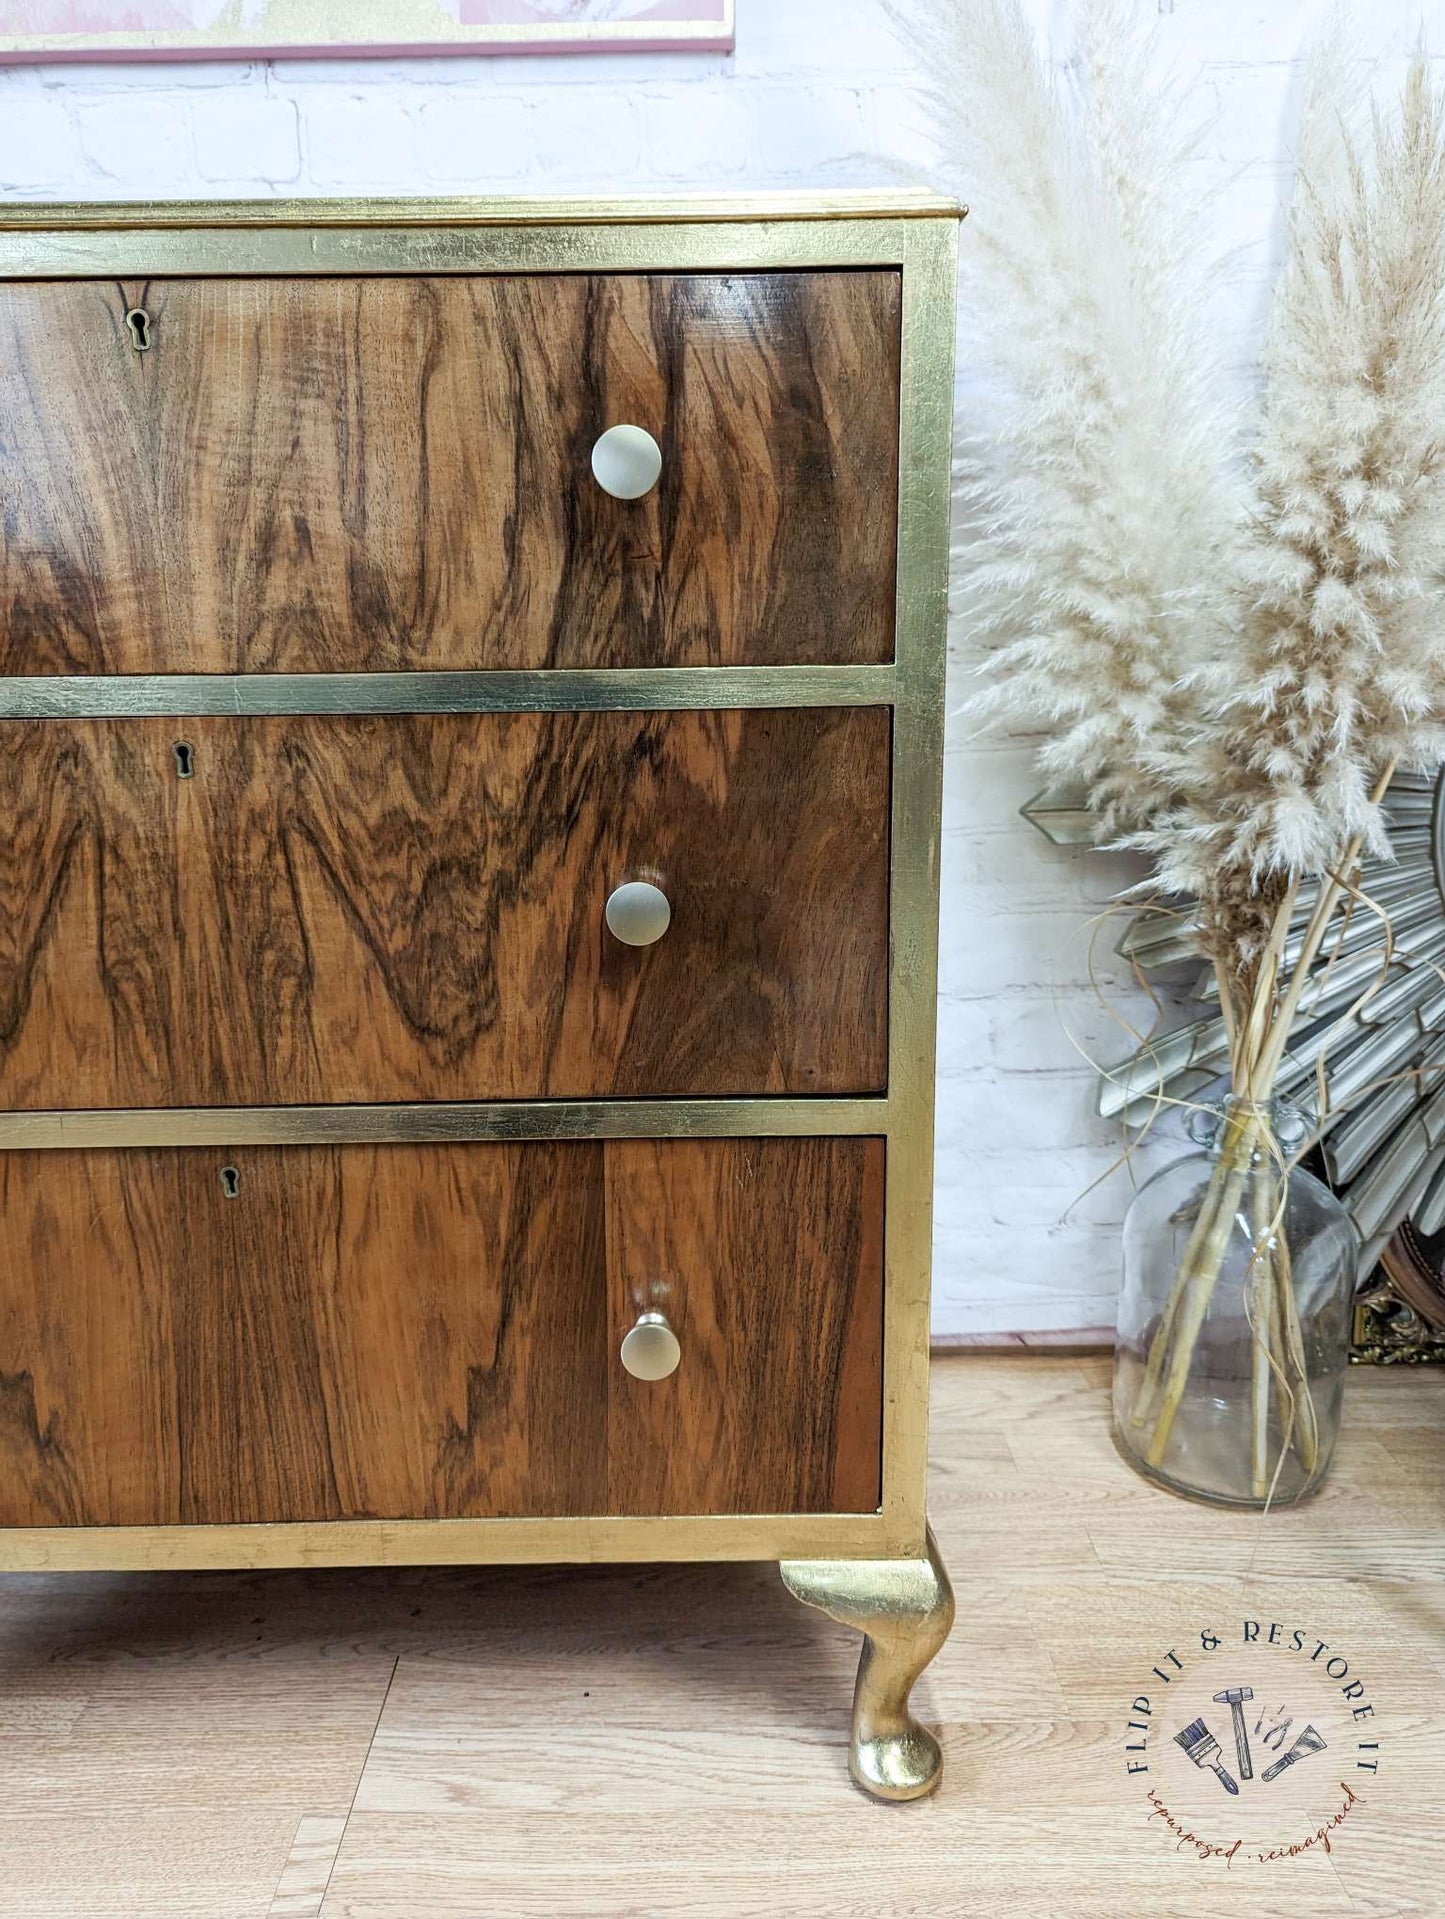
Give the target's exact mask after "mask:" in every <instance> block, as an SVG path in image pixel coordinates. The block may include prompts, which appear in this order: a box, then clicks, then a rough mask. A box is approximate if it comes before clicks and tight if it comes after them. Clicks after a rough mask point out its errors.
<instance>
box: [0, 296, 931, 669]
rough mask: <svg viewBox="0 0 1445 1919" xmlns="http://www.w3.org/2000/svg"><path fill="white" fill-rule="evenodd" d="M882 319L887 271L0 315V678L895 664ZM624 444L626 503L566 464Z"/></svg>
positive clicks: (893, 391)
mask: <svg viewBox="0 0 1445 1919" xmlns="http://www.w3.org/2000/svg"><path fill="white" fill-rule="evenodd" d="M132 305H139V306H142V307H144V308H145V310H146V311H147V312H148V314H149V315H150V319H151V327H150V333H151V337H152V346H151V349H150V351H148V352H146V353H138V352H136V351H135V349H134V347H133V345H132V343H131V338H130V335H129V333H128V332H127V329H126V327H125V324H124V314H125V312H126V310H127V308H128V307H130V306H132ZM899 310H900V309H899V276H898V274H897V273H896V272H892V271H889V272H881V271H880V272H832V273H771V274H753V275H726V274H725V275H691V276H681V277H677V276H639V275H615V276H605V277H589V276H586V275H575V276H573V275H567V276H541V277H526V276H519V277H508V276H499V277H486V276H477V277H467V276H457V277H445V278H435V279H426V278H415V279H413V278H405V277H396V278H376V279H364V278H358V279H348V278H330V277H318V278H315V279H297V280H285V279H254V280H223V279H214V280H170V281H165V282H154V283H143V282H133V283H131V282H128V283H126V284H125V285H116V284H114V283H109V282H100V281H76V282H71V283H61V282H49V283H32V284H24V283H12V284H10V285H7V286H5V287H4V288H3V289H0V532H3V539H0V672H5V673H16V674H49V673H157V672H178V671H190V672H218V673H230V672H262V671H267V670H271V669H285V670H291V671H298V672H321V671H344V670H401V669H407V668H413V667H420V668H457V667H500V666H511V667H542V666H552V665H555V666H609V665H624V664H625V665H695V666H700V665H710V664H744V663H757V664H769V663H784V662H789V661H797V662H818V663H826V662H832V661H840V662H841V661H863V662H867V661H880V660H885V659H888V658H890V657H891V656H892V650H893V639H892V629H893V592H894V545H895V512H896V501H897V459H898V454H897V442H898V356H899ZM624 420H626V421H633V422H635V423H636V424H638V425H641V426H645V427H647V428H648V429H649V430H650V431H651V432H652V433H653V434H654V435H655V436H656V438H657V439H658V441H659V443H660V445H661V446H662V449H663V456H664V464H663V478H662V480H661V482H660V484H659V486H658V488H657V489H656V490H655V492H654V493H653V494H652V495H650V496H649V497H648V498H646V499H644V500H641V501H636V502H624V501H618V500H614V499H611V498H609V497H608V496H607V495H606V494H604V493H603V492H602V491H601V489H600V488H599V487H598V486H597V485H596V483H595V481H594V480H593V479H592V476H591V471H590V467H589V456H590V452H591V448H592V444H593V442H594V441H595V439H596V438H597V436H598V435H599V434H600V433H601V432H602V431H603V430H604V428H606V427H607V426H609V425H613V424H615V423H617V422H618V421H624Z"/></svg>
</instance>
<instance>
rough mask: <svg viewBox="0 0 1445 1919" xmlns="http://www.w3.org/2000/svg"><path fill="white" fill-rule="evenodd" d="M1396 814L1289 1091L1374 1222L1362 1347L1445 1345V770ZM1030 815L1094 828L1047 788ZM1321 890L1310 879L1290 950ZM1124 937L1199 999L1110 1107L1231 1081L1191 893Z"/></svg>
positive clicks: (1139, 916) (1153, 911)
mask: <svg viewBox="0 0 1445 1919" xmlns="http://www.w3.org/2000/svg"><path fill="white" fill-rule="evenodd" d="M1385 813H1386V818H1387V822H1388V830H1389V835H1390V841H1391V848H1392V852H1393V855H1394V857H1393V859H1390V860H1385V859H1380V860H1373V861H1367V862H1366V863H1365V864H1364V866H1363V867H1362V868H1361V873H1360V883H1361V890H1362V893H1363V895H1364V896H1365V897H1366V898H1367V899H1368V900H1369V901H1370V902H1372V903H1373V909H1374V910H1371V909H1370V908H1367V907H1365V906H1363V905H1358V904H1357V905H1356V907H1355V909H1354V910H1353V911H1352V912H1351V914H1350V915H1349V917H1348V919H1347V920H1346V921H1345V922H1344V923H1343V928H1342V930H1340V931H1338V932H1337V934H1336V936H1335V938H1334V939H1333V941H1331V942H1327V943H1326V948H1325V951H1324V952H1322V953H1321V955H1320V957H1319V959H1318V961H1317V962H1316V964H1315V965H1314V967H1313V968H1312V969H1311V973H1310V978H1309V983H1308V985H1307V986H1306V988H1305V994H1304V998H1303V1000H1302V1003H1301V1006H1302V1014H1301V1020H1300V1023H1299V1025H1298V1027H1297V1030H1296V1034H1295V1040H1294V1044H1293V1045H1292V1046H1291V1048H1290V1050H1289V1052H1288V1053H1287V1054H1286V1055H1285V1063H1284V1066H1283V1068H1282V1070H1281V1072H1280V1075H1279V1080H1278V1084H1277V1091H1278V1093H1279V1095H1280V1096H1281V1097H1282V1098H1284V1099H1287V1100H1289V1101H1291V1102H1292V1104H1294V1105H1295V1106H1297V1107H1298V1108H1300V1109H1301V1110H1302V1111H1303V1112H1304V1113H1305V1115H1306V1116H1307V1118H1308V1119H1309V1120H1310V1122H1311V1124H1312V1126H1314V1127H1317V1128H1320V1136H1319V1144H1318V1146H1317V1147H1316V1149H1315V1158H1314V1160H1313V1162H1312V1163H1313V1165H1314V1166H1315V1170H1317V1171H1319V1172H1320V1173H1321V1175H1322V1176H1323V1177H1324V1178H1326V1179H1327V1180H1328V1181H1329V1182H1330V1184H1331V1185H1332V1186H1333V1187H1334V1189H1335V1191H1336V1192H1337V1193H1338V1194H1339V1196H1340V1198H1341V1199H1342V1200H1343V1201H1344V1204H1345V1206H1346V1208H1347V1210H1348V1211H1349V1214H1350V1217H1351V1218H1352V1219H1353V1221H1354V1223H1355V1227H1356V1230H1357V1231H1358V1233H1359V1235H1360V1242H1361V1247H1362V1255H1361V1261H1360V1273H1361V1275H1362V1279H1363V1284H1362V1287H1361V1290H1360V1293H1359V1295H1358V1298H1357V1302H1356V1313H1355V1356H1356V1358H1359V1359H1369V1360H1376V1361H1395V1362H1398V1361H1402V1360H1421V1359H1435V1360H1445V775H1442V776H1441V777H1440V778H1438V779H1436V778H1432V777H1428V776H1426V775H1423V774H1415V773H1401V774H1397V776H1396V777H1395V779H1394V781H1393V782H1392V784H1391V786H1390V789H1389V792H1388V794H1387V795H1386V798H1385ZM1024 815H1025V817H1026V818H1027V819H1028V820H1030V821H1031V822H1032V824H1033V825H1034V826H1036V827H1037V828H1038V829H1039V830H1040V831H1041V832H1042V833H1043V834H1044V835H1045V836H1046V837H1047V838H1048V839H1050V840H1052V841H1053V842H1054V843H1055V844H1056V845H1079V844H1085V843H1087V841H1088V837H1089V831H1088V816H1087V815H1086V814H1085V812H1084V811H1083V809H1082V806H1081V805H1080V804H1079V803H1078V802H1077V801H1075V800H1074V799H1073V797H1072V796H1071V795H1068V794H1040V795H1039V796H1038V798H1037V799H1034V800H1031V801H1030V802H1029V804H1028V805H1027V806H1026V807H1025V808H1024ZM1313 903H1314V895H1313V891H1312V890H1311V889H1307V888H1303V887H1302V888H1301V890H1300V895H1299V901H1298V905H1297V909H1296V916H1295V922H1294V925H1293V926H1292V927H1291V930H1290V946H1288V947H1287V948H1286V960H1287V961H1288V960H1291V959H1293V958H1294V957H1296V956H1297V955H1298V953H1299V950H1300V945H1301V941H1302V936H1303V930H1304V925H1305V921H1306V919H1307V918H1308V916H1309V911H1310V908H1311V906H1312V905H1313ZM1385 915H1388V922H1389V932H1388V935H1387V933H1386V927H1385V917H1384V916H1385ZM1118 951H1119V953H1120V954H1121V956H1122V957H1124V958H1125V959H1127V960H1128V961H1129V962H1130V963H1131V964H1132V965H1133V966H1134V967H1136V968H1137V969H1138V971H1139V972H1140V973H1141V974H1142V975H1143V976H1144V977H1145V978H1148V979H1154V978H1159V979H1160V980H1161V982H1167V983H1168V984H1169V985H1170V987H1171V989H1173V990H1177V989H1178V988H1179V986H1180V985H1181V984H1182V985H1183V989H1184V991H1185V993H1186V995H1188V996H1189V997H1191V998H1192V1000H1193V1001H1194V1002H1195V1003H1196V1004H1197V1005H1198V1008H1199V1011H1198V1015H1197V1017H1196V1018H1194V1019H1192V1020H1186V1021H1185V1022H1184V1023H1183V1024H1182V1025H1179V1026H1176V1027H1174V1028H1173V1029H1172V1030H1170V1031H1167V1032H1163V1033H1160V1034H1156V1035H1153V1036H1152V1037H1151V1038H1150V1039H1149V1040H1148V1041H1147V1042H1146V1043H1145V1044H1144V1045H1143V1046H1141V1047H1139V1048H1138V1050H1137V1051H1135V1052H1134V1053H1132V1054H1131V1055H1129V1056H1128V1057H1127V1058H1125V1059H1122V1060H1119V1061H1116V1062H1113V1063H1111V1064H1110V1065H1108V1066H1107V1067H1106V1069H1105V1070H1104V1072H1103V1073H1102V1074H1101V1076H1100V1081H1099V1111H1100V1113H1101V1114H1103V1115H1104V1116H1105V1117H1106V1118H1115V1119H1119V1120H1121V1121H1122V1122H1123V1123H1124V1124H1126V1125H1139V1124H1142V1123H1143V1122H1144V1121H1146V1120H1147V1119H1148V1118H1149V1117H1150V1116H1151V1114H1153V1113H1155V1112H1156V1111H1157V1106H1156V1100H1157V1096H1158V1095H1159V1094H1160V1093H1164V1094H1167V1095H1169V1096H1171V1097H1174V1098H1182V1099H1192V1098H1196V1097H1198V1096H1199V1095H1200V1094H1201V1093H1203V1092H1204V1091H1205V1089H1207V1088H1211V1087H1213V1086H1214V1084H1215V1083H1216V1082H1218V1081H1220V1080H1221V1077H1222V1075H1223V1074H1224V1073H1225V1072H1226V1071H1227V1069H1228V1043H1227V1041H1226V1038H1225V1031H1224V1021H1223V1019H1222V1018H1221V1016H1220V1013H1219V1010H1218V1006H1219V988H1218V985H1217V983H1216V981H1215V977H1214V972H1213V969H1212V968H1211V967H1208V966H1203V965H1202V962H1201V961H1200V960H1199V956H1198V953H1197V950H1196V948H1195V944H1194V930H1193V927H1192V925H1191V923H1190V916H1189V910H1188V902H1187V901H1186V902H1181V903H1180V904H1179V905H1178V906H1177V907H1176V908H1174V909H1172V910H1169V911H1165V910H1162V909H1159V908H1150V907H1146V908H1144V909H1143V910H1141V911H1139V912H1138V913H1136V914H1135V915H1134V917H1133V918H1132V920H1131V921H1130V922H1129V924H1128V926H1127V928H1126V930H1125V933H1124V936H1123V938H1122V940H1121V941H1120V942H1119V947H1118ZM1191 966H1198V967H1200V969H1201V970H1200V972H1199V977H1198V979H1197V980H1196V981H1195V982H1194V983H1193V985H1192V987H1191V986H1190V985H1189V984H1188V969H1189V968H1190V967H1191ZM1322 1111H1323V1112H1324V1114H1325V1115H1326V1117H1325V1119H1324V1123H1323V1126H1322V1127H1321V1126H1320V1115H1321V1112H1322Z"/></svg>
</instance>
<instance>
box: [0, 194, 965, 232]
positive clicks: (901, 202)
mask: <svg viewBox="0 0 1445 1919" xmlns="http://www.w3.org/2000/svg"><path fill="white" fill-rule="evenodd" d="M966 212H967V208H966V207H964V206H963V205H962V203H961V202H960V201H957V200H954V199H952V198H950V197H949V196H948V195H947V194H943V193H937V192H935V191H933V190H932V189H931V188H928V187H901V186H880V187H836V188H820V189H808V188H788V187H782V188H772V189H764V190H754V191H753V192H747V193H679V194H636V195H630V196H629V195H597V196H593V197H579V198H576V199H568V198H566V197H565V196H564V197H544V196H537V197H533V198H523V197H518V196H510V195H505V194H487V195H436V196H430V195H425V196H422V195H418V196H408V197H404V198H395V197H394V198H390V199H364V200H347V199H335V198H329V197H320V196H318V197H317V198H315V199H288V200H281V199H277V200H101V201H88V202H86V201H46V200H21V201H10V202H8V203H4V204H0V233H14V232H35V231H41V230H47V229H49V230H54V231H57V232H62V231H68V232H108V231H126V230H129V229H132V228H183V229H185V228H190V229H195V228H206V227H219V228H225V229H235V228H239V227H278V226H282V227H287V226H289V227H408V226H412V227H435V226H442V227H463V226H490V227H514V226H560V227H595V226H633V225H647V226H655V225H665V226H691V225H699V224H700V225H711V224H715V223H717V222H719V221H734V220H745V221H757V220H787V221H797V220H804V221H818V220H825V221H837V220H878V219H890V220H927V219H938V218H940V217H943V218H952V219H958V218H960V217H962V215H963V214H965V213H966Z"/></svg>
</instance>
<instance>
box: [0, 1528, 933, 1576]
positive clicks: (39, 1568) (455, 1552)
mask: <svg viewBox="0 0 1445 1919" xmlns="http://www.w3.org/2000/svg"><path fill="white" fill-rule="evenodd" d="M898 1552H899V1548H898V1547H897V1545H896V1542H895V1541H894V1540H893V1539H892V1538H891V1537H890V1536H889V1535H888V1532H887V1522H886V1520H885V1519H884V1518H883V1517H882V1516H881V1515H880V1514H878V1513H778V1514H768V1513H749V1514H738V1515H735V1514H691V1513H689V1514H681V1515H676V1516H666V1517H659V1518H636V1517H621V1516H619V1517H615V1518H613V1517H590V1518H569V1519H317V1520H300V1521H295V1522H291V1523H285V1524H282V1523H276V1522H266V1523H258V1524H248V1525H214V1526H211V1525H207V1526H32V1527H11V1528H0V1574H3V1573H7V1572H161V1571H191V1570H194V1571H204V1570H206V1569H208V1568H212V1567H214V1568H216V1569H217V1570H236V1569H248V1568H252V1567H284V1566H524V1565H583V1564H592V1563H598V1562H616V1563H626V1562H631V1563H634V1564H636V1563H644V1562H647V1561H649V1560H666V1559H671V1560H721V1559H728V1560H766V1559H889V1558H893V1557H895V1556H898Z"/></svg>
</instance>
